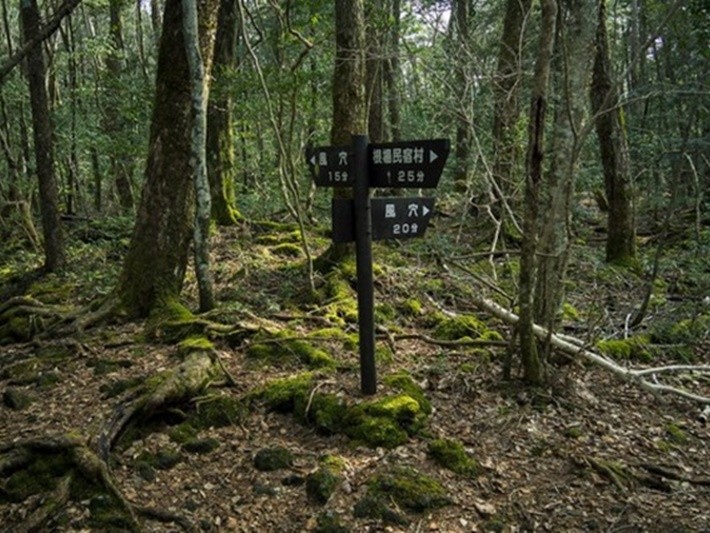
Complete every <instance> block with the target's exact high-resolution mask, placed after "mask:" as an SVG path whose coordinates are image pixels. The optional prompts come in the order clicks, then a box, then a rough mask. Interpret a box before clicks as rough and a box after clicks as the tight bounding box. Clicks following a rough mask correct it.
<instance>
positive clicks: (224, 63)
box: [207, 0, 241, 226]
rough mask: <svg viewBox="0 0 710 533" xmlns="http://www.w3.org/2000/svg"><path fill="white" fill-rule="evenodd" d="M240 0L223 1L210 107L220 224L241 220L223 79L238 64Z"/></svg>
mask: <svg viewBox="0 0 710 533" xmlns="http://www.w3.org/2000/svg"><path fill="white" fill-rule="evenodd" d="M237 22H238V20H237V4H236V0H221V3H220V8H219V17H218V21H217V36H216V38H215V45H214V77H215V79H216V80H217V85H216V86H215V87H213V88H212V90H211V91H210V98H209V103H208V107H207V175H208V176H209V182H210V191H211V196H212V218H213V219H214V221H215V222H216V223H217V224H219V225H220V226H232V225H234V224H236V223H237V222H238V220H239V219H241V215H240V214H239V212H238V211H237V209H236V207H235V202H236V199H235V196H236V192H235V183H236V161H235V156H234V135H233V133H232V130H233V124H232V112H233V106H232V93H231V90H230V88H229V87H226V86H225V85H226V84H224V83H221V82H220V79H221V77H222V75H223V74H227V73H228V72H229V71H230V70H232V69H234V68H235V66H236V57H235V54H236V47H237Z"/></svg>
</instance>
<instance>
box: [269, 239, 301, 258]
mask: <svg viewBox="0 0 710 533" xmlns="http://www.w3.org/2000/svg"><path fill="white" fill-rule="evenodd" d="M271 252H272V253H273V254H275V255H278V256H280V257H290V258H294V259H296V258H299V257H303V255H304V254H303V248H302V247H301V246H300V245H298V244H294V243H290V242H285V243H283V244H279V245H277V246H274V247H273V248H271Z"/></svg>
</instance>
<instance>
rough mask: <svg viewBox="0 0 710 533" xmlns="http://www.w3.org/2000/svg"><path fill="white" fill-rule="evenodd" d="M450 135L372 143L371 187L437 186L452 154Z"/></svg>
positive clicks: (370, 152) (370, 157)
mask: <svg viewBox="0 0 710 533" xmlns="http://www.w3.org/2000/svg"><path fill="white" fill-rule="evenodd" d="M450 148H451V143H450V142H449V140H448V139H427V140H420V141H406V142H396V143H382V144H371V145H370V147H369V155H368V160H369V163H370V186H371V187H396V188H404V187H412V188H417V189H419V188H425V189H427V188H428V189H433V188H434V187H436V186H437V185H438V183H439V178H440V177H441V172H442V171H443V170H444V164H446V158H447V157H448V155H449V150H450Z"/></svg>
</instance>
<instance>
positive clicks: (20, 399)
mask: <svg viewBox="0 0 710 533" xmlns="http://www.w3.org/2000/svg"><path fill="white" fill-rule="evenodd" d="M35 399H36V397H35V396H34V395H33V394H30V393H29V392H26V391H24V390H22V389H18V388H15V387H8V388H7V389H5V392H3V393H2V403H3V404H4V405H5V407H7V408H8V409H13V410H15V411H22V410H23V409H26V408H27V407H29V406H30V404H31V403H32V402H34V401H35Z"/></svg>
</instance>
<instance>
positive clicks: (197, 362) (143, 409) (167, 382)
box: [96, 350, 221, 461]
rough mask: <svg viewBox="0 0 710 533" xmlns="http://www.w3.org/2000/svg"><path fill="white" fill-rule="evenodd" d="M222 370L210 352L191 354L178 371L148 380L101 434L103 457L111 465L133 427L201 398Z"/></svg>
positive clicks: (99, 448)
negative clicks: (113, 451) (122, 437)
mask: <svg viewBox="0 0 710 533" xmlns="http://www.w3.org/2000/svg"><path fill="white" fill-rule="evenodd" d="M220 370H221V369H220V367H219V365H218V364H215V359H214V356H213V354H212V353H211V352H210V351H205V350H199V351H194V352H192V353H190V354H189V355H188V356H187V358H186V359H185V360H184V361H183V362H182V363H180V364H179V365H178V366H177V367H175V368H173V369H171V370H168V371H166V372H165V373H163V374H161V375H158V376H155V377H153V378H152V379H149V380H147V381H146V384H145V385H144V386H143V387H141V389H140V390H138V391H136V394H135V395H134V396H133V397H131V398H129V399H128V400H127V401H126V402H123V403H121V404H119V405H118V407H116V408H115V409H114V412H113V415H112V416H111V418H110V419H109V421H108V423H107V424H106V425H105V426H104V427H103V428H102V430H101V431H100V433H99V435H98V438H97V443H96V447H97V450H98V452H99V455H100V457H101V458H102V459H103V460H104V461H108V458H109V455H110V453H111V449H112V448H113V445H114V444H115V442H116V440H117V439H118V437H119V436H120V435H121V433H122V432H123V431H124V430H125V429H126V428H127V427H128V425H129V424H130V423H132V422H134V421H136V420H138V419H145V418H147V417H149V416H150V415H153V414H155V413H157V412H159V411H161V410H165V409H167V408H169V407H171V406H173V405H175V404H178V403H182V402H185V401H186V400H189V399H190V398H192V397H194V396H199V395H200V394H202V393H203V392H204V390H205V389H206V388H207V386H208V385H209V384H210V383H212V381H213V380H214V379H215V378H216V376H217V375H218V374H219V372H220Z"/></svg>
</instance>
